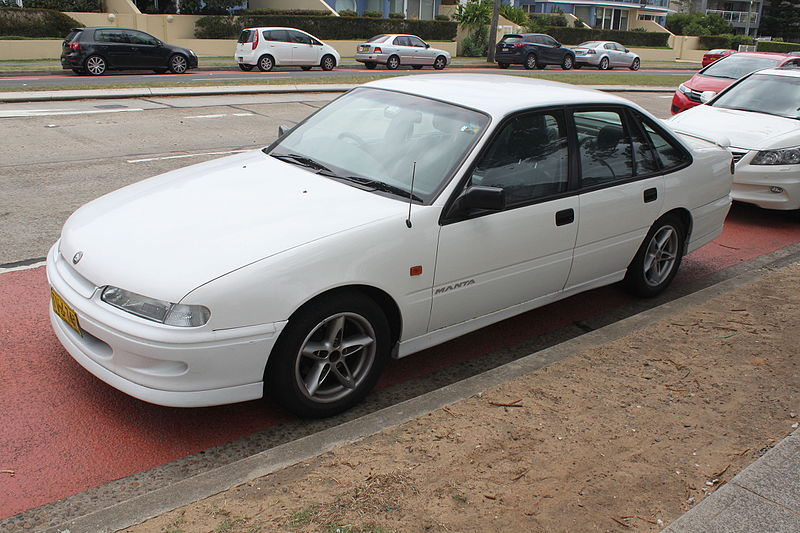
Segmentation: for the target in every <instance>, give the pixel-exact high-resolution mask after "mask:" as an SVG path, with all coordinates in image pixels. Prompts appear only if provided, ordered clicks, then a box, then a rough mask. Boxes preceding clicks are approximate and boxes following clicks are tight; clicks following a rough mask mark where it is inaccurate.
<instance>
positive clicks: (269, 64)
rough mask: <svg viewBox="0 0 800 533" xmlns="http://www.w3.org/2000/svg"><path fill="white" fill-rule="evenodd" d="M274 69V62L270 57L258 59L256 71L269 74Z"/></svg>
mask: <svg viewBox="0 0 800 533" xmlns="http://www.w3.org/2000/svg"><path fill="white" fill-rule="evenodd" d="M274 67H275V60H274V59H272V56H269V55H263V56H261V57H259V58H258V70H260V71H261V72H269V71H270V70H272V69H273V68H274Z"/></svg>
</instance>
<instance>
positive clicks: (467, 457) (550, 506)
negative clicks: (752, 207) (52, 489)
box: [125, 264, 800, 533]
mask: <svg viewBox="0 0 800 533" xmlns="http://www.w3.org/2000/svg"><path fill="white" fill-rule="evenodd" d="M799 301H800V265H797V264H795V265H793V266H791V267H787V268H785V269H782V270H780V271H777V272H768V273H766V275H765V276H764V277H763V278H762V279H761V280H760V281H758V282H756V283H754V284H751V285H748V286H745V287H742V288H739V289H737V290H734V291H732V292H729V293H727V294H725V295H723V296H720V297H718V298H716V299H714V300H711V301H709V302H707V303H705V304H703V305H700V306H697V307H692V308H689V309H686V310H685V311H683V312H680V313H678V314H675V315H673V316H672V317H670V318H668V319H665V320H663V321H661V322H658V323H654V324H652V325H650V326H648V327H646V328H644V329H641V330H638V331H635V332H633V333H631V334H629V335H627V336H625V337H623V338H621V339H619V340H617V341H615V342H612V343H609V344H606V345H603V346H599V347H596V348H593V349H589V350H587V351H585V352H582V353H576V354H575V355H574V356H572V357H569V358H568V359H567V360H564V361H561V362H558V363H555V364H553V365H551V366H549V367H547V368H544V369H541V370H539V371H537V372H534V373H532V374H529V375H527V376H525V377H523V378H520V379H517V380H515V381H512V382H509V383H507V384H505V385H503V386H500V387H498V388H495V389H491V390H487V391H485V392H483V393H482V394H479V395H476V396H473V397H471V398H468V399H466V400H463V401H460V402H458V403H455V404H452V405H450V406H448V407H447V408H444V409H440V410H438V411H435V412H433V413H431V414H429V415H427V416H423V417H421V418H418V419H416V420H413V421H411V422H408V423H406V424H403V425H401V426H397V427H393V428H390V429H388V430H385V431H383V432H381V433H378V434H376V435H373V436H371V437H368V438H365V439H363V440H361V441H359V442H357V443H355V444H351V445H347V446H343V447H340V448H337V449H335V450H334V451H332V452H330V453H326V454H324V455H321V456H319V457H317V458H316V459H314V460H311V461H307V462H304V463H301V464H297V465H294V466H292V467H289V468H286V469H284V470H281V471H279V472H276V473H274V474H271V475H269V476H266V477H263V478H260V479H257V480H254V481H252V482H250V483H246V484H244V485H241V486H238V487H235V488H233V489H230V490H228V491H225V492H223V493H220V494H218V495H216V496H213V497H211V498H208V499H206V500H203V501H199V502H197V503H194V504H191V505H188V506H186V507H183V508H180V509H177V510H175V511H172V512H169V513H166V514H164V515H162V516H160V517H157V518H155V519H152V520H149V521H147V522H145V523H143V524H140V525H138V526H136V527H132V528H129V529H126V530H125V531H126V532H129V533H152V532H159V533H161V532H172V533H179V532H186V533H189V532H203V533H205V532H210V531H215V532H224V531H229V532H235V533H239V532H257V531H265V532H266V531H290V532H332V533H333V532H339V533H346V532H375V533H377V532H389V531H395V532H405V531H412V532H413V531H431V532H445V531H459V532H472V531H476V532H478V531H480V532H485V531H493V532H495V531H497V532H500V531H514V532H518V531H526V532H527V531H530V532H539V531H542V532H545V531H546V532H559V531H565V532H566V531H569V532H581V531H625V530H637V531H657V530H660V529H662V528H663V527H664V526H666V525H668V524H669V523H670V522H672V521H673V520H675V519H676V518H677V517H678V516H680V515H681V514H683V513H684V512H685V511H686V510H688V509H690V508H691V507H692V506H693V505H696V504H697V503H699V502H701V501H702V500H703V498H705V497H706V496H708V495H709V494H710V493H712V492H714V491H715V490H717V489H718V488H719V487H720V486H722V485H723V484H724V483H726V482H727V481H728V480H730V478H731V477H733V476H734V475H735V474H736V473H738V472H739V471H740V470H741V469H742V468H744V467H745V466H747V465H748V464H750V463H751V462H753V461H754V460H756V459H757V458H758V457H760V456H761V455H763V454H764V453H765V452H766V451H767V450H768V449H769V448H770V447H772V446H774V445H775V444H776V443H777V442H778V441H780V440H781V439H782V438H783V437H785V436H786V435H788V434H789V433H791V432H792V431H793V428H796V427H797V423H798V421H800V395H799V394H798V392H800V364H798V363H799V360H800V348H798V347H800V327H798V324H800V312H799V310H798V309H799V308H798V302H799Z"/></svg>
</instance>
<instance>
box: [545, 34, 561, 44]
mask: <svg viewBox="0 0 800 533" xmlns="http://www.w3.org/2000/svg"><path fill="white" fill-rule="evenodd" d="M542 43H543V44H546V45H547V46H556V45H557V44H558V41H556V40H555V39H553V38H552V37H550V36H549V35H544V36H542Z"/></svg>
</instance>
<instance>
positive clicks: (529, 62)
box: [525, 54, 539, 70]
mask: <svg viewBox="0 0 800 533" xmlns="http://www.w3.org/2000/svg"><path fill="white" fill-rule="evenodd" d="M525 68H526V69H527V70H533V69H535V68H539V61H538V60H537V59H536V56H535V55H533V54H528V57H526V58H525Z"/></svg>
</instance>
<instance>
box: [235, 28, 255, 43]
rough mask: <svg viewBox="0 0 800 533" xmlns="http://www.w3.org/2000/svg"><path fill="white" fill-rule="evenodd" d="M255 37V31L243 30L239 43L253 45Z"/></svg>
mask: <svg viewBox="0 0 800 533" xmlns="http://www.w3.org/2000/svg"><path fill="white" fill-rule="evenodd" d="M255 36H256V32H255V30H242V33H240V34H239V42H240V43H252V42H253V41H254V40H255Z"/></svg>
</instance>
